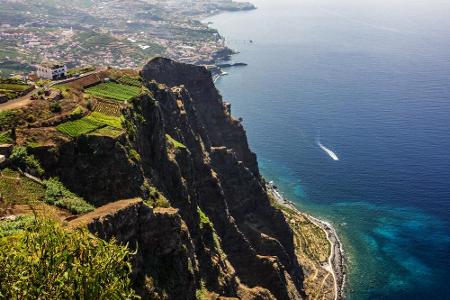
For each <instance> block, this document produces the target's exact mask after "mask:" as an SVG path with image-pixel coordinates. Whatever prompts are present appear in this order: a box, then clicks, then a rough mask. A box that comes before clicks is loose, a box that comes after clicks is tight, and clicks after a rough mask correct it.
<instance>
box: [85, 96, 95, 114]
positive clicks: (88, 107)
mask: <svg viewBox="0 0 450 300" xmlns="http://www.w3.org/2000/svg"><path fill="white" fill-rule="evenodd" d="M86 107H87V109H89V110H91V111H92V109H93V108H94V104H93V103H92V99H91V98H89V99H88V100H87V102H86Z"/></svg>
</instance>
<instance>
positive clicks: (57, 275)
mask: <svg viewBox="0 0 450 300" xmlns="http://www.w3.org/2000/svg"><path fill="white" fill-rule="evenodd" d="M2 222H14V223H13V224H6V225H3V226H2V227H3V228H6V230H5V231H6V232H8V231H9V232H10V233H12V234H11V235H9V236H7V237H3V238H0V266H1V267H2V271H1V272H0V298H2V299H133V298H136V296H135V293H134V291H133V290H132V288H131V281H130V279H129V274H130V272H131V263H130V260H131V256H132V254H131V253H130V251H129V250H128V248H127V247H126V246H121V245H118V244H117V242H116V241H114V240H112V241H110V242H106V241H103V240H101V239H99V238H96V237H95V236H93V235H91V234H90V233H89V232H87V230H85V229H78V230H73V231H71V230H67V229H64V228H62V227H61V225H59V224H57V223H56V222H54V221H50V220H45V219H36V220H34V221H33V220H23V219H22V220H19V221H17V220H16V221H2ZM15 228H16V229H15ZM21 228H23V230H20V229H21Z"/></svg>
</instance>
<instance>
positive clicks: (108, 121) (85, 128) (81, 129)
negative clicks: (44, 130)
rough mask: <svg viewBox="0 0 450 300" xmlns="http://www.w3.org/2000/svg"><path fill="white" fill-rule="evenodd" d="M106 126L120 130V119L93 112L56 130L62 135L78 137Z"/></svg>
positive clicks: (61, 125)
mask: <svg viewBox="0 0 450 300" xmlns="http://www.w3.org/2000/svg"><path fill="white" fill-rule="evenodd" d="M107 126H110V127H113V128H116V129H122V119H121V118H118V117H112V116H107V115H104V114H102V113H99V112H93V113H92V114H90V115H89V116H87V117H84V118H82V119H79V120H76V121H69V122H66V123H63V124H60V125H58V126H57V127H56V128H57V129H58V130H59V131H61V132H62V133H65V134H67V135H70V136H71V137H78V136H80V135H83V134H88V133H91V132H94V131H97V130H98V129H101V128H104V127H107ZM97 133H98V131H97Z"/></svg>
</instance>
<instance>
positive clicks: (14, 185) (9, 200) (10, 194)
mask: <svg viewBox="0 0 450 300" xmlns="http://www.w3.org/2000/svg"><path fill="white" fill-rule="evenodd" d="M44 192H45V191H44V188H43V187H42V186H41V185H39V184H37V183H35V182H34V181H31V180H30V179H28V178H26V177H23V176H21V175H20V173H19V172H16V171H13V170H10V169H4V170H1V171H0V194H1V196H2V198H1V201H0V215H1V214H2V213H3V212H4V210H5V209H6V208H7V207H8V206H9V205H14V204H30V203H35V202H36V201H41V200H42V199H43V198H44Z"/></svg>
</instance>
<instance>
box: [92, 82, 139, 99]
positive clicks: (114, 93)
mask: <svg viewBox="0 0 450 300" xmlns="http://www.w3.org/2000/svg"><path fill="white" fill-rule="evenodd" d="M86 92H87V93H88V94H91V95H93V96H96V97H100V98H107V99H113V100H119V101H127V100H130V99H131V98H133V97H136V96H137V95H139V94H140V92H141V89H140V88H139V87H136V86H129V85H124V84H119V83H114V82H106V83H100V84H98V85H95V86H93V87H90V88H88V89H87V90H86Z"/></svg>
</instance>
